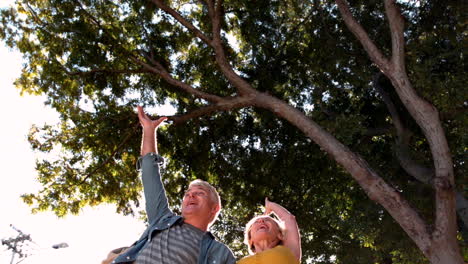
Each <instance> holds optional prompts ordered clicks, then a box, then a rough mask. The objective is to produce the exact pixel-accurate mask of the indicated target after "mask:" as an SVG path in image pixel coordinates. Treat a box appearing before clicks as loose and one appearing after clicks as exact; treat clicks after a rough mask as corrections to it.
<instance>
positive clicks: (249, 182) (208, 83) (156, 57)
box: [0, 0, 468, 263]
mask: <svg viewBox="0 0 468 264" xmlns="http://www.w3.org/2000/svg"><path fill="white" fill-rule="evenodd" d="M153 2H154V3H153ZM156 2H159V1H133V0H121V1H90V0H79V1H77V0H73V1H68V0H60V1H58V0H51V1H40V0H29V1H26V0H23V1H18V2H17V4H16V6H15V7H14V8H11V9H8V10H2V11H1V24H0V37H1V38H2V39H3V40H4V41H5V43H6V44H7V45H9V46H10V47H15V48H17V49H19V50H20V51H21V52H22V53H23V54H24V58H25V60H26V64H25V65H24V69H23V72H22V74H21V76H20V77H19V78H18V79H17V81H16V85H17V87H18V88H19V89H20V90H21V92H22V93H31V94H43V95H46V96H47V102H46V104H48V105H50V106H51V107H53V108H54V109H55V110H57V112H59V113H60V120H61V121H60V123H59V124H55V125H44V126H34V127H32V128H31V132H30V134H29V141H30V143H31V146H32V148H33V149H34V150H37V151H39V152H42V153H44V154H45V155H44V156H43V158H42V159H40V160H38V162H37V167H36V169H37V172H38V180H39V181H40V182H41V184H43V186H44V188H43V190H41V191H40V192H39V193H36V194H25V195H24V196H23V199H24V200H25V201H26V202H27V203H28V204H31V205H33V206H34V209H33V210H53V211H54V212H55V213H56V214H57V215H59V216H64V215H66V214H68V213H74V214H77V213H79V212H80V209H81V208H82V207H84V206H87V205H91V206H94V205H98V204H100V203H115V204H117V210H118V211H119V212H121V213H124V214H134V213H136V212H135V211H134V210H135V207H136V206H138V205H139V202H140V199H141V197H140V192H141V188H142V186H141V183H140V181H139V180H138V175H137V172H136V171H135V163H136V159H137V158H138V155H139V146H140V136H139V133H140V130H139V126H138V123H137V118H136V114H135V111H134V109H135V107H136V105H144V106H145V107H147V108H151V107H156V106H161V105H164V104H170V105H172V107H174V109H175V112H176V115H174V116H172V117H171V118H170V119H172V120H173V123H174V124H173V125H170V126H167V127H166V128H165V129H162V130H160V135H159V138H158V139H159V149H160V152H161V153H162V154H163V155H164V156H166V157H168V161H167V163H166V164H165V167H164V175H163V176H164V182H165V186H166V190H167V192H168V195H169V197H170V201H171V202H172V203H173V205H174V206H175V207H177V204H178V203H179V201H180V199H181V197H180V192H181V191H182V190H183V189H184V188H185V187H186V186H187V184H188V183H189V182H190V181H191V180H193V179H195V178H201V179H205V180H208V181H210V182H212V183H213V184H214V185H216V186H217V187H218V188H219V190H220V193H221V194H222V199H223V203H224V212H223V214H222V217H221V221H219V223H217V224H216V225H215V227H214V228H215V230H216V233H217V235H218V236H220V237H221V238H222V239H224V240H225V241H227V242H228V244H229V245H230V246H231V248H233V249H234V250H236V251H237V252H238V254H240V255H241V254H245V253H246V250H245V249H244V248H245V247H244V246H243V245H241V244H240V241H242V239H241V236H242V228H243V226H242V223H246V222H247V220H248V219H249V218H250V217H252V215H253V214H254V213H255V212H259V208H258V205H259V203H260V202H261V201H263V199H264V197H265V196H268V197H269V198H270V199H271V200H274V201H277V202H279V203H281V204H282V205H284V206H285V207H286V208H288V209H289V210H290V211H291V212H293V213H294V214H295V215H296V218H297V219H298V222H299V225H300V228H301V233H302V236H303V254H304V256H305V259H308V258H310V259H314V261H315V263H419V261H420V260H422V259H424V257H423V255H422V254H421V252H420V251H419V250H418V249H417V248H416V247H415V246H414V244H413V242H412V241H411V240H410V239H408V236H407V235H406V234H405V233H404V232H403V230H402V229H401V228H399V227H398V224H397V223H395V220H394V218H392V216H391V215H390V214H388V213H387V212H386V211H385V210H384V209H383V208H382V207H381V206H380V205H378V204H376V203H375V202H373V201H372V200H370V199H369V198H368V197H367V195H366V193H365V192H363V191H362V189H361V188H360V186H359V185H358V184H357V182H356V181H355V180H353V179H352V178H351V177H349V176H348V172H346V170H345V169H344V168H343V167H342V166H340V165H338V164H336V163H335V161H333V160H332V159H330V156H329V155H327V153H325V152H324V151H323V149H322V148H321V147H320V146H319V145H316V144H313V142H312V141H311V139H310V138H309V137H308V136H305V135H304V133H303V131H300V130H298V129H297V126H295V125H293V124H291V123H290V122H288V121H286V120H285V119H279V118H278V117H277V115H276V113H275V111H269V110H267V109H264V108H259V107H255V105H250V106H248V107H242V106H243V105H242V103H239V105H236V106H235V107H231V108H229V107H226V108H223V107H220V108H216V109H215V110H228V111H212V110H211V109H210V107H211V103H212V102H211V101H210V100H211V99H212V98H211V97H209V96H206V94H215V95H216V96H219V97H228V98H229V97H232V98H234V95H235V94H236V93H237V90H236V89H237V87H236V84H235V83H233V82H232V81H231V80H230V79H229V78H228V77H226V74H225V72H223V71H222V70H220V66H219V60H218V58H217V56H218V54H217V53H216V52H215V49H213V48H212V47H211V46H210V45H209V43H207V42H206V41H204V39H203V38H200V37H199V36H198V35H197V33H194V31H193V30H190V28H189V29H188V28H187V27H186V26H184V25H183V24H181V23H180V21H177V19H176V18H174V16H172V15H171V13H170V12H168V11H167V10H165V9H163V8H160V7H157V4H155V3H156ZM207 2H210V1H207ZM349 2H350V6H351V12H352V14H354V16H355V17H356V18H357V20H358V21H359V23H360V24H361V25H363V27H364V28H365V29H366V30H367V32H368V34H369V36H370V38H371V39H373V40H374V42H375V44H376V45H377V46H378V47H380V48H381V50H382V52H383V53H385V54H390V53H391V50H392V47H391V42H392V40H391V36H390V34H389V33H388V32H389V28H388V23H387V22H386V17H385V12H384V7H383V4H382V3H381V2H380V1H359V0H356V1H349ZM462 2H463V1H449V0H444V1H405V2H403V3H399V5H400V8H401V9H402V13H403V15H404V16H405V20H406V21H405V22H406V30H405V38H406V53H405V55H406V56H405V60H406V63H407V71H408V74H409V76H410V79H411V81H412V84H413V87H414V89H415V90H416V91H417V92H418V93H419V94H420V95H422V96H423V97H424V98H425V99H426V100H428V101H430V102H431V103H432V104H433V105H435V106H436V107H437V108H438V109H439V111H440V114H441V120H442V124H443V126H444V129H445V131H446V137H447V140H448V143H449V146H450V149H451V152H452V153H451V154H452V158H453V163H454V171H455V179H456V181H457V187H458V191H459V193H461V194H462V196H466V191H467V188H466V184H467V182H466V177H464V175H466V173H467V168H466V162H465V161H464V157H465V155H466V154H465V153H466V143H467V138H466V124H467V115H466V114H465V113H466V106H467V104H466V98H467V89H466V83H467V76H466V74H465V72H466V67H465V63H464V58H465V57H466V52H465V50H464V49H463V48H464V47H463V42H466V23H464V22H463V17H464V13H465V11H466V8H464V6H465V5H464V4H463V3H462ZM166 4H167V5H168V6H171V7H172V10H175V11H177V12H178V13H180V14H181V15H182V16H183V17H184V18H185V19H186V20H185V21H187V22H189V23H190V25H192V26H195V27H196V28H197V29H199V30H200V31H201V32H202V33H203V34H204V35H203V36H205V37H206V38H215V37H216V36H215V35H216V34H215V33H213V28H214V27H215V25H213V24H212V23H211V22H210V21H211V20H210V16H211V13H210V11H209V6H210V5H209V4H206V3H204V1H199V2H196V1H195V2H194V1H166ZM222 8H223V10H222V14H223V15H224V16H223V17H222V18H223V19H222V20H221V21H220V24H221V25H220V26H221V28H222V30H221V35H220V37H221V39H222V43H223V49H224V52H225V57H226V58H227V60H228V61H229V63H230V64H231V66H232V68H233V69H235V73H237V74H238V75H239V76H240V77H241V78H242V80H244V81H245V82H247V83H249V84H250V85H251V86H252V87H253V88H254V89H255V90H257V91H259V92H263V93H266V94H269V95H272V96H274V97H276V98H278V99H280V100H283V101H285V102H287V103H288V104H290V105H292V106H294V107H295V108H296V109H298V110H299V111H300V112H302V113H303V114H304V115H305V116H307V117H308V118H310V119H312V120H314V121H315V122H316V123H317V124H319V125H320V126H321V127H323V128H324V129H325V130H326V131H328V132H330V133H331V134H332V135H334V136H335V137H336V138H337V139H338V140H339V141H340V142H341V143H342V144H344V145H346V146H347V147H348V148H349V149H351V150H352V151H353V152H355V153H358V154H359V155H360V156H362V157H363V158H364V159H365V160H366V161H367V163H369V165H370V166H371V167H372V168H373V170H375V171H376V172H377V173H378V174H379V175H380V176H381V177H382V178H383V179H384V180H385V181H386V182H387V183H389V184H390V185H391V186H392V187H394V188H395V189H396V190H397V191H399V192H400V193H401V194H402V195H403V196H404V198H405V199H407V200H408V201H409V202H410V203H411V204H412V205H413V206H414V207H416V208H417V210H418V212H419V213H420V214H421V215H422V216H423V218H424V219H425V220H427V222H428V223H429V224H432V219H433V218H434V202H433V199H432V197H433V196H434V191H433V189H432V188H431V186H430V185H428V184H424V183H421V181H419V180H417V179H415V178H414V177H413V176H411V174H410V173H408V171H407V170H405V168H404V166H402V157H403V156H402V154H401V153H402V152H401V149H402V148H403V147H405V148H404V149H407V150H408V151H407V152H406V154H408V155H409V156H410V157H411V158H412V161H414V162H416V163H417V164H419V165H420V167H424V168H426V169H428V170H433V168H432V167H433V165H432V164H433V159H432V156H431V152H430V148H429V145H428V142H427V139H426V137H425V136H424V134H423V132H422V131H421V129H420V128H419V127H418V125H417V124H416V122H415V121H414V120H413V118H412V117H411V115H410V114H409V113H408V111H407V110H406V108H405V107H404V104H403V103H402V102H401V100H400V99H399V97H398V95H397V94H396V92H395V89H394V87H393V85H392V83H391V82H390V81H388V79H386V78H385V77H384V76H383V75H382V74H380V73H379V70H378V69H377V68H376V67H375V65H373V62H372V61H371V60H370V59H369V56H368V54H367V53H366V51H365V50H364V49H363V48H362V46H361V44H360V43H359V42H358V41H357V40H356V38H355V37H354V36H353V35H352V33H351V32H350V31H349V30H348V29H347V28H346V26H345V25H344V22H343V20H342V18H341V16H340V12H339V10H338V8H337V6H336V4H335V3H334V2H332V1H317V0H315V1H289V0H288V1H275V0H273V1H263V0H258V1H228V0H226V1H224V3H223V7H222ZM210 32H211V33H210ZM198 34H200V33H198ZM197 36H198V37H197ZM141 62H143V63H141ZM145 64H146V65H152V66H154V67H153V68H151V67H146V66H145ZM155 65H156V66H155ZM165 74H167V75H169V76H170V78H166V77H165ZM184 85H186V86H189V87H191V88H192V89H194V90H196V92H193V90H191V92H187V89H188V88H185V86H184ZM198 92H199V93H200V94H198ZM384 98H388V99H389V100H390V101H391V102H393V107H394V110H395V113H397V115H398V116H399V118H400V119H401V123H402V124H403V126H404V127H405V130H406V133H405V135H406V140H405V141H404V142H403V143H402V142H400V141H398V139H399V136H400V135H399V134H398V133H399V132H398V131H397V130H398V129H397V128H395V123H396V120H395V118H396V116H395V115H392V114H391V110H390V109H389V106H388V104H386V103H385V100H383V99H384ZM215 99H216V98H215ZM200 110H203V111H200ZM197 111H199V112H200V113H201V114H197V113H199V112H197ZM187 113H188V114H187ZM190 113H195V114H194V115H193V116H191V115H190ZM185 117H187V118H185ZM405 157H406V156H405ZM463 226H464V224H463V222H462V221H461V223H460V228H461V231H462V232H466V230H465V231H463V230H464V229H463ZM129 242H130V241H129ZM461 243H463V242H461ZM464 245H466V244H464ZM242 250H243V251H242ZM467 255H468V253H467V252H465V258H467V257H468V256H467ZM332 256H335V257H336V260H335V261H332V260H331V257H332Z"/></svg>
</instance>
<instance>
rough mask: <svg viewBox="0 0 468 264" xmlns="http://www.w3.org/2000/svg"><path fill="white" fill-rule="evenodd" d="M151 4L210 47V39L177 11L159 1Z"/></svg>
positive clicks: (154, 0) (153, 0)
mask: <svg viewBox="0 0 468 264" xmlns="http://www.w3.org/2000/svg"><path fill="white" fill-rule="evenodd" d="M152 2H153V3H154V4H155V5H156V6H157V7H159V8H161V9H162V10H163V11H164V12H166V13H167V14H169V15H171V16H172V17H173V18H175V19H176V20H177V21H179V23H181V24H182V25H183V26H184V27H186V28H187V29H188V30H190V31H191V32H192V33H193V34H195V36H196V37H198V38H199V39H201V40H202V41H203V42H205V43H206V44H208V45H209V46H211V45H212V44H211V42H212V41H211V39H209V38H208V37H207V36H205V34H203V32H201V31H200V30H199V29H198V28H197V27H195V26H194V25H193V24H192V23H190V22H189V21H188V20H186V19H185V18H184V17H182V16H181V15H180V14H179V13H178V12H177V11H175V10H174V9H172V8H170V7H169V6H167V5H166V4H164V3H163V1H161V0H152Z"/></svg>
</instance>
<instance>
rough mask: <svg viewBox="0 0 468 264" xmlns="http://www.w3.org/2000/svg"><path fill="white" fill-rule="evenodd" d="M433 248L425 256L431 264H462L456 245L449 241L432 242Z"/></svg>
mask: <svg viewBox="0 0 468 264" xmlns="http://www.w3.org/2000/svg"><path fill="white" fill-rule="evenodd" d="M432 245H433V247H432V248H431V250H430V252H428V254H426V256H428V258H429V261H430V262H431V264H463V263H464V262H463V257H462V256H461V255H460V251H458V243H457V242H456V241H455V243H454V242H453V241H452V242H449V241H440V242H438V243H436V242H433V243H432Z"/></svg>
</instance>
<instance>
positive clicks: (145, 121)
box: [137, 106, 167, 130]
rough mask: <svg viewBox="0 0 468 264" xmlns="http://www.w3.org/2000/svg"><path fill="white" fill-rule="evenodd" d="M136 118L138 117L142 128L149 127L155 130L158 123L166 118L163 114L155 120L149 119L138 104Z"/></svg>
mask: <svg viewBox="0 0 468 264" xmlns="http://www.w3.org/2000/svg"><path fill="white" fill-rule="evenodd" d="M137 108H138V119H140V124H141V126H142V127H143V129H151V130H156V129H157V128H158V127H159V125H160V124H161V123H162V122H164V121H165V120H167V117H165V116H163V117H160V118H158V119H157V120H151V119H150V118H149V117H148V116H147V115H146V114H145V112H144V110H143V107H141V106H138V107H137Z"/></svg>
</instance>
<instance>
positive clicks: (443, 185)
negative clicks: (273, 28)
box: [336, 0, 463, 263]
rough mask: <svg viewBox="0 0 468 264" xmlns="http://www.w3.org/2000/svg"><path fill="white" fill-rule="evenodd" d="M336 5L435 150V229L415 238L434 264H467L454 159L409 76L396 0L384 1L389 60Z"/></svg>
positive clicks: (342, 6)
mask: <svg viewBox="0 0 468 264" xmlns="http://www.w3.org/2000/svg"><path fill="white" fill-rule="evenodd" d="M336 3H337V4H338V8H339V10H340V13H341V15H342V17H343V20H344V22H345V24H346V26H347V27H348V29H349V30H350V31H351V32H352V33H353V34H354V35H355V36H356V38H357V39H358V40H359V42H360V43H361V44H362V46H363V47H364V49H365V50H366V52H367V53H368V55H369V57H370V58H371V59H372V61H373V62H374V63H375V64H376V65H377V67H378V68H379V69H380V70H381V71H382V73H383V74H385V76H387V77H388V78H389V79H390V81H391V83H392V85H393V87H395V90H396V92H397V94H398V96H399V97H400V100H401V101H402V102H403V104H404V105H405V107H406V108H407V110H408V112H409V113H410V114H411V116H412V117H413V118H414V120H415V121H416V123H417V124H418V125H419V127H421V129H422V131H423V133H424V135H425V137H426V139H427V140H428V143H429V147H430V149H431V153H432V157H433V161H434V168H435V174H434V178H433V180H432V184H433V187H434V189H435V192H436V195H435V203H436V212H435V215H436V219H435V226H434V228H433V229H429V228H426V230H427V231H426V234H424V236H425V237H426V239H427V240H425V241H419V240H417V239H414V238H413V237H412V238H413V240H414V241H415V242H416V244H417V245H418V247H419V248H420V249H421V250H422V251H423V253H424V254H425V255H426V256H427V258H428V259H429V260H430V261H431V263H463V259H462V256H461V254H460V249H459V246H458V242H457V238H456V235H457V224H456V214H455V180H454V172H453V163H452V157H451V154H450V150H449V147H448V143H447V139H446V137H445V132H444V130H443V128H442V124H441V122H440V119H439V113H438V111H437V109H436V108H435V107H434V106H433V105H432V104H430V103H429V102H427V101H425V100H424V99H423V98H422V97H420V96H419V95H418V94H417V93H416V91H415V90H414V89H413V87H412V85H411V82H410V80H409V78H408V75H407V73H406V69H405V51H404V45H405V41H404V35H403V30H404V19H403V17H402V15H401V12H400V10H399V9H398V6H397V4H396V3H395V1H394V0H385V1H384V3H385V11H386V15H387V19H388V22H389V26H390V33H391V39H392V54H391V58H390V59H388V58H386V57H385V56H384V55H383V54H382V53H381V52H380V51H379V49H378V48H377V47H376V46H375V44H374V43H373V42H372V40H371V39H370V38H369V36H368V35H367V33H366V31H365V30H364V29H363V28H362V27H361V25H360V24H359V23H358V22H357V21H356V20H355V19H354V17H353V16H352V14H351V11H350V9H349V6H348V4H347V2H346V1H345V0H336ZM397 221H398V220H397ZM405 231H406V230H405ZM410 237H411V235H410ZM427 242H428V244H426V243H427Z"/></svg>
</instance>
